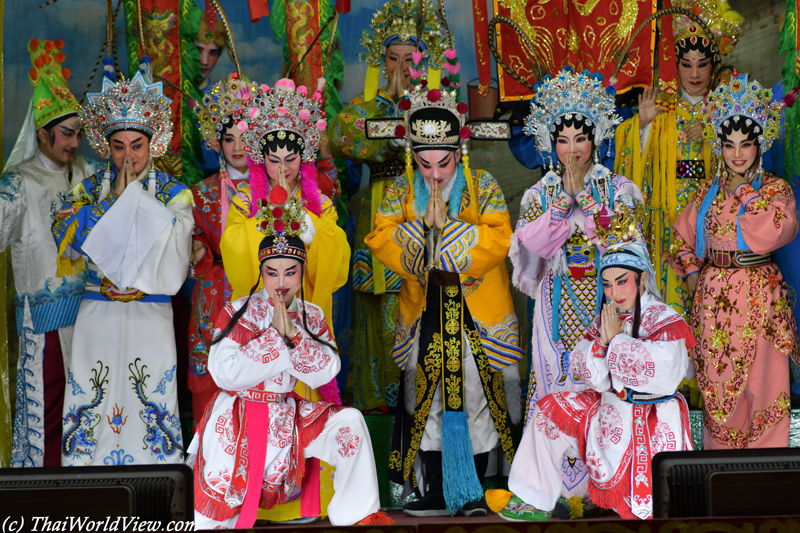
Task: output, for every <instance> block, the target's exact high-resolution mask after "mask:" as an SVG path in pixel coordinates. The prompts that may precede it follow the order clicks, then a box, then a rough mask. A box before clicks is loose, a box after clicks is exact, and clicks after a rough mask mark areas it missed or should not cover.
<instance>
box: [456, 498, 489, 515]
mask: <svg viewBox="0 0 800 533" xmlns="http://www.w3.org/2000/svg"><path fill="white" fill-rule="evenodd" d="M461 513H462V514H463V515H464V516H486V515H488V514H489V506H488V505H486V499H485V498H481V499H480V500H475V501H474V502H469V503H466V504H464V507H462V508H461Z"/></svg>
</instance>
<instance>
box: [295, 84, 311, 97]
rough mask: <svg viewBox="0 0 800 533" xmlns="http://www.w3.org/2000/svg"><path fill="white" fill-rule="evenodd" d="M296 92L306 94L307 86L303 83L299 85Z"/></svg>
mask: <svg viewBox="0 0 800 533" xmlns="http://www.w3.org/2000/svg"><path fill="white" fill-rule="evenodd" d="M297 92H299V93H300V94H302V95H303V96H305V95H307V94H308V88H307V87H306V86H305V85H301V86H300V87H298V88H297Z"/></svg>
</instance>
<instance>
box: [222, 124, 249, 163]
mask: <svg viewBox="0 0 800 533" xmlns="http://www.w3.org/2000/svg"><path fill="white" fill-rule="evenodd" d="M220 144H221V146H222V155H224V156H225V161H227V162H228V164H229V165H230V166H232V167H233V168H235V169H236V170H238V171H239V172H241V173H243V174H244V173H245V172H246V171H247V154H246V153H245V151H244V141H243V140H242V130H240V129H239V127H238V126H236V125H235V124H234V125H233V126H229V127H228V128H226V129H225V133H223V134H222V142H221V143H220Z"/></svg>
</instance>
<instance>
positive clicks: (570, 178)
mask: <svg viewBox="0 0 800 533" xmlns="http://www.w3.org/2000/svg"><path fill="white" fill-rule="evenodd" d="M561 184H562V185H561V186H562V188H563V189H564V192H565V193H567V194H568V195H570V196H572V197H573V198H574V197H575V195H576V194H578V193H579V192H581V191H582V190H583V189H584V187H585V186H586V184H585V183H584V182H583V176H582V175H581V173H580V171H579V170H578V161H577V160H576V159H575V156H574V155H572V154H567V163H566V164H565V165H564V176H563V177H562V179H561Z"/></svg>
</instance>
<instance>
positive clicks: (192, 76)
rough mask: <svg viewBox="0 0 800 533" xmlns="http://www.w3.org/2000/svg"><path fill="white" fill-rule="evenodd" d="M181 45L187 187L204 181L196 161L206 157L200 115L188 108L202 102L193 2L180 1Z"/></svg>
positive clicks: (196, 13)
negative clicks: (191, 104)
mask: <svg viewBox="0 0 800 533" xmlns="http://www.w3.org/2000/svg"><path fill="white" fill-rule="evenodd" d="M180 10H181V14H180V21H179V27H180V42H181V92H182V93H183V98H182V104H181V137H182V138H181V160H182V167H183V175H182V176H181V177H180V180H181V181H182V182H183V183H185V184H186V185H194V184H195V183H197V182H198V181H200V180H202V179H203V172H202V171H201V170H200V169H199V168H198V166H197V161H198V160H199V159H202V158H203V155H202V150H201V149H200V143H201V141H202V139H201V138H200V131H199V130H198V128H197V116H195V114H194V110H192V108H191V106H190V105H189V100H190V99H191V100H196V101H199V100H200V99H202V96H203V95H202V93H201V91H200V89H198V88H197V86H196V85H195V83H194V82H195V80H196V79H199V78H200V52H199V51H198V50H197V47H196V46H195V45H194V42H195V40H197V31H198V29H199V27H200V18H201V17H202V16H203V12H202V10H201V9H200V8H199V7H197V5H196V4H195V3H194V0H181V3H180Z"/></svg>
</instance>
